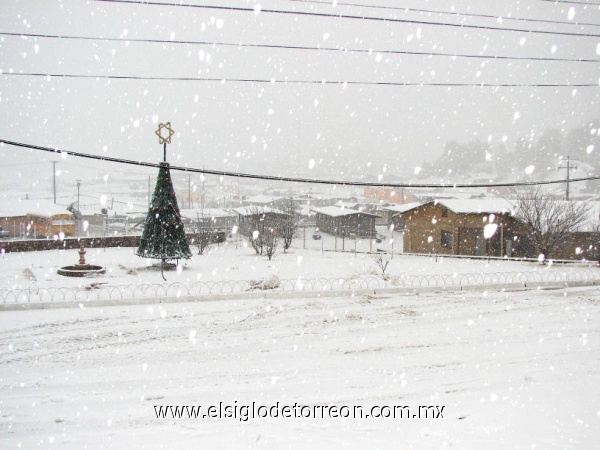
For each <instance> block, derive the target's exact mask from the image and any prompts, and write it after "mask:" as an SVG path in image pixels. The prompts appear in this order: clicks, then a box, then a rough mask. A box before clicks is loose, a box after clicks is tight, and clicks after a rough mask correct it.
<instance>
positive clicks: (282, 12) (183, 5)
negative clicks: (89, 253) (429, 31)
mask: <svg viewBox="0 0 600 450" xmlns="http://www.w3.org/2000/svg"><path fill="white" fill-rule="evenodd" d="M91 1H95V2H104V3H121V4H134V5H144V6H148V5H149V6H168V7H180V8H197V9H211V10H219V11H234V12H244V13H253V14H255V13H256V11H255V9H254V8H244V7H239V6H217V5H195V4H189V3H183V2H181V3H168V2H160V1H145V0H131V1H129V0H91ZM260 13H261V14H263V13H266V14H278V15H293V16H306V17H322V18H333V19H350V20H362V21H375V22H385V23H403V24H406V23H409V24H415V25H431V26H442V27H454V28H461V29H475V30H492V31H511V32H519V33H527V34H546V35H560V36H576V37H593V38H598V37H600V34H594V33H573V32H568V31H549V30H524V29H521V28H508V27H491V26H485V25H470V24H457V23H450V22H434V21H428V20H414V19H396V18H385V17H371V16H365V15H351V14H329V13H318V12H307V11H289V10H282V9H269V8H262V9H260Z"/></svg>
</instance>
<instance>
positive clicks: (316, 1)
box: [287, 0, 600, 27]
mask: <svg viewBox="0 0 600 450" xmlns="http://www.w3.org/2000/svg"><path fill="white" fill-rule="evenodd" d="M287 1H289V2H293V3H305V4H310V3H314V4H321V5H328V6H332V3H331V1H323V0H287ZM565 3H567V2H565ZM586 4H587V3H586ZM336 6H350V7H360V8H371V9H381V10H388V11H405V12H417V13H426V14H439V15H448V16H454V17H478V18H483V19H494V20H498V19H502V20H503V21H504V20H510V21H515V22H533V23H551V24H556V25H571V26H573V25H577V26H581V25H583V26H592V27H598V26H600V24H597V23H588V22H566V21H564V20H550V19H530V18H526V17H509V16H494V15H492V14H477V13H465V12H457V11H440V10H435V9H421V8H411V7H404V8H403V7H401V6H383V5H365V4H363V3H347V2H337V3H336Z"/></svg>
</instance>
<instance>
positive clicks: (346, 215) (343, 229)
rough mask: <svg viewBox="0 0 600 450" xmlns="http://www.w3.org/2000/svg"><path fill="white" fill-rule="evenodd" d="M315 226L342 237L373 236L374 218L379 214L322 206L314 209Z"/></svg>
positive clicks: (374, 232) (374, 233)
mask: <svg viewBox="0 0 600 450" xmlns="http://www.w3.org/2000/svg"><path fill="white" fill-rule="evenodd" d="M314 211H315V213H316V223H317V228H319V230H321V231H322V232H324V233H328V234H332V235H334V236H342V237H375V235H376V231H375V220H376V219H378V218H379V216H377V215H375V214H371V213H366V212H362V211H356V210H354V209H347V208H339V207H337V206H324V207H322V208H317V209H315V210H314Z"/></svg>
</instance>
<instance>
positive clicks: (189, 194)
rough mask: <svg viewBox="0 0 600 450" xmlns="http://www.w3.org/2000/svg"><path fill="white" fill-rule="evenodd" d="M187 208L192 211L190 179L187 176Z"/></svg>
mask: <svg viewBox="0 0 600 450" xmlns="http://www.w3.org/2000/svg"><path fill="white" fill-rule="evenodd" d="M188 208H190V209H192V179H191V176H190V174H188Z"/></svg>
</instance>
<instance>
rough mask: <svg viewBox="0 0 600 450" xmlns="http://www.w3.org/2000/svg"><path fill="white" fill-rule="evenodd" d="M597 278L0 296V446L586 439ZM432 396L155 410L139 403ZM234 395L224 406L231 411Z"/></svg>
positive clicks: (526, 444)
mask: <svg viewBox="0 0 600 450" xmlns="http://www.w3.org/2000/svg"><path fill="white" fill-rule="evenodd" d="M599 305H600V291H599V290H598V289H597V288H570V289H566V290H565V289H557V290H545V291H544V290H537V291H524V292H510V293H509V292H504V293H503V292H487V293H482V292H479V293H475V292H470V293H464V294H461V293H445V294H443V295H440V294H436V293H424V294H421V295H411V296H400V295H391V296H378V297H368V296H361V297H354V298H322V299H317V300H315V299H312V300H302V299H293V300H238V301H209V302H201V303H174V304H168V305H153V306H123V307H118V306H117V307H106V308H100V307H95V308H83V309H62V310H35V311H19V312H2V313H0V314H1V316H0V317H1V318H2V320H1V321H0V374H1V387H2V394H1V401H0V411H1V414H0V417H1V424H2V434H3V438H2V441H3V444H2V447H3V448H19V447H21V448H34V447H35V448H77V449H81V448H93V449H96V448H274V449H281V448H298V449H306V448H411V447H414V448H595V447H596V446H597V444H598V442H600V424H599V422H600V417H599V416H600V407H599V405H600V390H598V386H597V385H598V377H599V375H600V373H599V372H600V364H599V363H600V343H599V339H598V336H599V334H600V325H599V324H600V311H599ZM236 401H237V405H240V406H243V405H251V404H252V402H255V403H256V405H257V406H273V405H276V404H277V402H279V404H280V406H283V405H289V406H293V405H294V404H295V403H297V404H300V405H308V406H312V405H336V406H337V407H340V408H341V407H342V406H348V407H354V406H361V407H362V408H363V410H364V411H367V410H368V409H369V408H370V407H372V406H374V405H377V406H390V407H393V406H396V405H397V406H399V405H406V406H409V407H410V410H411V411H412V413H414V412H416V411H417V410H418V407H419V406H421V405H436V406H438V407H441V406H444V409H443V410H442V415H443V418H436V419H432V418H430V419H415V418H411V419H406V418H403V419H392V418H388V419H382V418H372V417H371V418H362V419H358V418H346V419H341V418H329V417H326V418H321V417H318V418H282V417H279V418H255V419H250V420H248V421H241V420H238V419H234V418H210V419H209V418H207V419H200V418H198V419H190V418H182V419H173V418H156V415H155V408H154V406H155V405H163V406H167V405H172V406H175V405H189V406H203V407H208V406H210V405H215V406H217V405H219V402H223V404H224V405H236V403H235V402H236ZM240 411H241V410H240Z"/></svg>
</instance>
